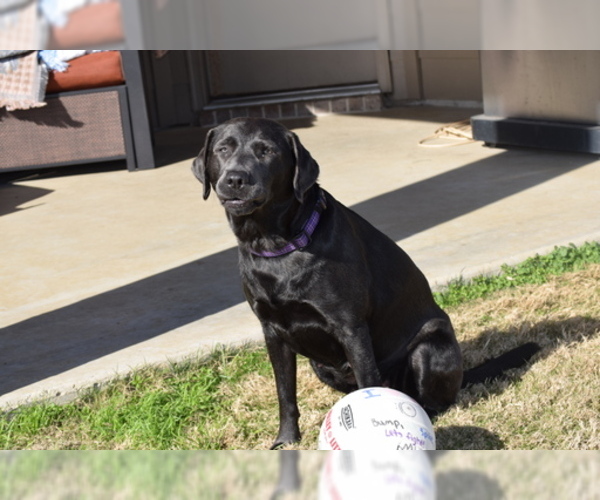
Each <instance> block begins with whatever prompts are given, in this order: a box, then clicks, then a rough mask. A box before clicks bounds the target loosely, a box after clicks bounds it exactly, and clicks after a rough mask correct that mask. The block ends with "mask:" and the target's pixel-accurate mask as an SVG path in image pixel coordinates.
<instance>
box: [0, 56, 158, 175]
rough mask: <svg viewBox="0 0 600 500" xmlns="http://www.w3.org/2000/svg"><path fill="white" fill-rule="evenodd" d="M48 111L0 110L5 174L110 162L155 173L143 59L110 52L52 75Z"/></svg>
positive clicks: (78, 61)
mask: <svg viewBox="0 0 600 500" xmlns="http://www.w3.org/2000/svg"><path fill="white" fill-rule="evenodd" d="M46 102H47V105H46V106H44V107H42V108H35V109H29V110H20V111H12V112H8V111H6V109H0V151H1V153H2V154H1V155H0V156H1V157H2V160H1V161H0V172H2V171H15V170H30V169H40V168H49V167H59V166H68V165H78V164H88V163H94V162H105V161H111V160H126V164H127V168H128V170H131V171H133V170H139V169H148V168H154V167H155V160H154V154H153V148H152V133H151V127H150V123H149V119H148V111H147V106H146V99H145V92H144V86H143V80H142V71H141V63H140V58H139V54H138V53H137V52H136V51H110V52H101V53H94V54H88V55H85V56H83V57H80V58H78V59H74V60H73V61H71V66H70V67H69V69H68V71H67V72H65V73H53V72H51V74H50V78H49V81H48V87H47V95H46Z"/></svg>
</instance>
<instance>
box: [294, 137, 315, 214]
mask: <svg viewBox="0 0 600 500" xmlns="http://www.w3.org/2000/svg"><path fill="white" fill-rule="evenodd" d="M289 134H290V142H291V144H292V150H293V152H294V158H295V160H296V170H295V172H294V194H295V196H296V198H297V199H298V201H299V202H301V203H302V202H303V201H304V194H305V193H306V192H307V191H308V190H309V189H310V188H311V187H312V186H313V185H314V184H315V183H316V182H317V179H318V178H319V165H318V163H317V162H316V161H315V160H314V159H313V157H312V156H311V155H310V153H309V152H308V151H307V150H306V148H305V147H304V146H303V145H302V143H301V142H300V139H298V136H297V135H296V134H294V132H290V133H289Z"/></svg>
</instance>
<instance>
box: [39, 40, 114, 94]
mask: <svg viewBox="0 0 600 500" xmlns="http://www.w3.org/2000/svg"><path fill="white" fill-rule="evenodd" d="M123 83H125V77H124V75H123V67H122V65H121V54H120V53H119V52H118V51H116V50H111V51H108V52H94V53H93V54H86V55H85V56H81V57H77V58H76V59H73V60H71V61H69V68H68V69H67V70H66V71H63V72H62V73H61V72H59V71H50V74H49V76H48V86H47V87H46V92H47V93H48V94H52V93H54V92H66V91H67V90H84V89H95V88H99V87H110V86H112V85H121V84H123Z"/></svg>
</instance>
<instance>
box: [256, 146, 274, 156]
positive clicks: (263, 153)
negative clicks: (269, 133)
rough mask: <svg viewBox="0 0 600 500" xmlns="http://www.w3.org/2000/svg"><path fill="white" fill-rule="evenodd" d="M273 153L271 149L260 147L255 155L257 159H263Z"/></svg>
mask: <svg viewBox="0 0 600 500" xmlns="http://www.w3.org/2000/svg"><path fill="white" fill-rule="evenodd" d="M273 153H274V151H273V149H271V148H270V147H269V146H262V147H260V148H258V150H257V152H256V154H257V156H258V157H259V158H265V157H266V156H269V155H271V154H273Z"/></svg>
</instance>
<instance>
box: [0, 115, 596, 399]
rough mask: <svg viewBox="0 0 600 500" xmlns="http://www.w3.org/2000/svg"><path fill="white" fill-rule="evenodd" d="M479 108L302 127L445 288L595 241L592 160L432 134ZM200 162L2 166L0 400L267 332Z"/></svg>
mask: <svg viewBox="0 0 600 500" xmlns="http://www.w3.org/2000/svg"><path fill="white" fill-rule="evenodd" d="M478 112H480V111H479V110H472V109H461V108H427V107H409V108H396V109H391V110H386V111H384V112H378V113H372V114H357V115H331V116H323V117H318V118H315V119H312V120H309V122H307V123H304V124H303V125H300V126H296V127H295V128H294V130H295V132H296V133H297V134H298V135H299V137H300V138H301V140H302V142H303V143H304V145H305V146H306V147H307V149H308V150H309V151H310V152H311V153H312V155H313V156H314V158H315V159H316V160H317V161H318V163H319V164H320V166H321V179H320V181H321V184H322V186H323V187H324V188H325V189H327V190H328V191H329V192H331V193H332V194H333V195H334V196H335V197H337V198H338V199H339V200H340V201H342V202H343V203H345V204H346V205H348V206H350V207H352V208H353V209H355V210H356V211H357V212H359V213H360V214H361V215H363V216H364V217H366V218H367V219H368V220H370V221H371V222H372V223H373V224H374V225H375V226H377V227H378V228H380V229H381V230H382V231H384V232H385V233H386V234H388V235H389V236H391V237H392V238H393V239H394V240H395V241H397V242H398V243H399V244H400V245H401V246H402V247H403V248H404V249H405V250H406V251H407V252H408V253H409V255H410V256H411V257H412V258H413V260H415V262H416V263H417V265H419V267H420V268H421V269H422V270H423V271H424V273H425V275H426V276H427V277H428V279H429V280H430V282H431V284H432V285H433V286H434V287H440V286H443V285H444V284H445V283H447V282H448V280H449V279H452V278H456V277H458V276H461V275H462V276H464V277H470V276H473V275H475V274H479V273H481V272H493V271H495V270H497V269H498V268H499V266H500V265H501V264H502V263H505V262H506V263H515V262H517V261H520V260H523V259H524V258H525V257H528V256H531V255H535V254H536V253H545V252H547V251H549V250H551V249H552V248H553V247H554V246H555V245H564V244H568V243H571V242H572V243H576V244H580V243H583V242H584V241H592V240H596V241H598V240H600V217H599V216H598V214H600V161H598V159H597V157H596V156H592V155H583V154H567V153H555V152H549V151H534V150H525V149H512V150H503V149H490V148H487V147H484V145H483V144H482V143H480V142H473V143H469V144H463V145H458V146H453V147H424V146H423V145H420V144H419V143H420V141H421V140H422V139H424V138H425V137H428V136H430V135H431V134H432V133H433V132H434V131H435V129H437V128H438V127H439V126H441V125H442V124H444V123H449V122H453V121H457V120H460V119H464V118H468V117H469V116H472V115H474V114H477V113H478ZM296 125H297V124H296ZM184 139H185V140H184ZM190 140H191V141H192V144H191V147H190ZM169 141H170V142H169ZM196 142H197V144H194V143H196ZM201 142H202V133H197V137H195V136H194V135H192V136H191V137H190V131H186V132H184V133H181V134H179V135H178V132H177V131H174V132H171V133H170V136H169V138H168V139H167V140H166V144H167V146H168V145H169V143H170V144H171V147H172V148H175V149H176V150H179V151H181V149H179V148H184V147H185V148H187V149H186V150H187V151H196V150H199V149H200V147H201ZM184 143H185V144H184ZM167 156H168V155H167ZM188 156H191V153H190V155H188ZM190 166H191V159H186V160H184V161H178V162H175V163H172V164H169V165H167V166H165V167H162V168H158V169H154V170H149V171H141V172H136V173H129V172H127V171H126V170H123V169H118V170H115V169H110V168H105V167H104V166H102V165H100V166H97V167H94V168H91V169H90V168H86V169H85V173H83V172H84V170H82V173H74V172H77V171H76V170H75V171H73V169H70V170H69V172H70V173H69V175H60V173H59V174H54V175H50V174H47V173H45V174H42V175H41V176H34V177H31V178H27V179H22V180H17V181H12V182H6V180H4V183H2V180H1V179H0V235H2V236H1V238H2V245H1V246H0V257H1V258H0V408H4V409H8V408H13V407H16V406H18V405H21V404H25V403H27V402H30V401H35V400H39V399H43V398H58V400H65V399H68V398H70V397H73V396H74V395H76V394H77V391H78V390H79V389H81V388H85V387H89V386H92V385H95V384H101V383H103V382H105V381H107V380H109V379H111V378H113V377H115V376H117V375H123V374H125V373H127V372H129V371H130V370H132V369H134V368H136V367H139V366H142V365H145V364H148V363H151V364H159V363H165V362H176V361H180V360H183V359H186V358H189V357H191V356H199V355H202V353H205V352H206V351H207V350H208V349H211V348H213V347H214V346H215V345H218V344H232V343H242V342H245V341H254V340H260V339H261V338H262V334H261V332H260V327H259V325H258V322H257V320H256V319H255V318H254V316H253V315H252V313H251V311H250V310H249V308H248V306H247V305H246V304H245V302H244V299H243V296H242V293H241V289H240V283H239V278H238V274H237V269H236V261H237V254H236V248H235V238H234V237H233V235H232V233H231V231H230V229H229V227H228V224H227V221H226V219H225V216H224V213H223V209H222V208H221V206H220V205H219V204H218V202H217V200H216V198H215V197H214V196H213V197H211V198H210V199H209V200H208V201H206V202H205V201H203V200H202V189H201V185H200V184H199V183H198V182H197V181H196V180H195V178H194V177H193V175H192V174H191V171H190Z"/></svg>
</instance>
